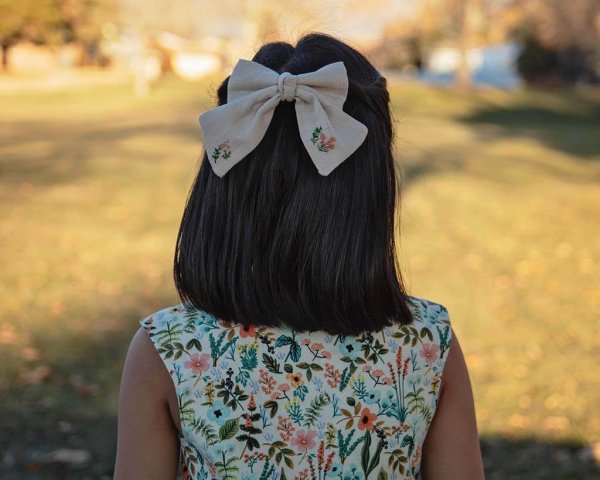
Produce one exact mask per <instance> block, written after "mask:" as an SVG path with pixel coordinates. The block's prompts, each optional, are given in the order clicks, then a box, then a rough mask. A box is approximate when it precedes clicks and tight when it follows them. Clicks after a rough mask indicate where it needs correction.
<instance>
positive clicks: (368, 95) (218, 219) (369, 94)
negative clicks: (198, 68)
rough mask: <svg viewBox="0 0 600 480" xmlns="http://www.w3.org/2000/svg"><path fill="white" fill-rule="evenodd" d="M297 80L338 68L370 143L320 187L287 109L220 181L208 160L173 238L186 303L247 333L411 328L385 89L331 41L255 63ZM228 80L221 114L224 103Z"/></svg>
mask: <svg viewBox="0 0 600 480" xmlns="http://www.w3.org/2000/svg"><path fill="white" fill-rule="evenodd" d="M252 60H253V61H255V62H258V63H261V64H263V65H265V66H267V67H269V68H271V69H273V70H275V71H277V72H279V73H281V72H290V73H292V74H300V73H306V72H311V71H314V70H317V69H319V68H321V67H323V66H325V65H327V64H330V63H333V62H338V61H343V62H344V65H345V67H346V70H347V72H348V78H349V91H348V97H347V99H346V102H345V103H344V107H343V108H344V111H345V112H347V113H348V114H349V115H352V116H353V117H354V118H356V119H357V120H359V121H360V122H362V123H364V124H365V125H366V126H367V128H368V129H369V133H368V134H367V138H366V140H365V142H364V143H363V144H362V145H361V146H360V147H359V148H358V150H356V152H354V153H353V154H352V155H351V156H350V157H349V158H348V159H346V160H345V161H344V162H342V164H341V165H340V166H338V167H337V168H336V169H335V170H334V171H333V172H331V173H330V174H329V175H328V176H321V175H320V174H319V173H318V172H317V169H316V167H315V165H314V164H313V163H312V160H311V158H310V157H309V155H308V152H307V151H306V150H305V148H304V145H303V144H302V141H301V139H300V135H299V132H298V124H297V120H296V113H295V110H294V104H293V103H292V102H281V103H280V104H279V105H278V106H277V107H276V109H275V113H274V116H273V119H272V121H271V123H270V126H269V128H268V130H267V133H266V135H265V136H264V138H263V139H262V141H261V142H260V144H259V145H258V146H257V147H256V149H255V150H254V151H252V152H251V153H250V154H249V155H248V156H247V157H246V158H245V159H243V160H242V161H241V162H239V163H238V164H236V165H235V166H234V167H233V168H232V169H231V170H230V171H229V172H228V173H227V174H226V175H225V176H224V177H222V178H220V177H218V176H217V175H216V174H215V173H214V172H213V171H212V169H211V166H210V164H209V161H208V157H207V154H206V151H204V152H203V158H202V164H201V166H200V170H199V172H198V175H197V177H196V179H195V181H194V183H193V186H192V188H191V191H190V193H189V197H188V200H187V204H186V206H185V211H184V213H183V219H182V221H181V226H180V228H179V233H178V236H177V246H176V251H175V266H174V267H175V268H174V276H175V284H176V288H177V291H178V293H179V296H180V298H181V300H182V301H183V302H184V303H186V304H190V305H189V306H190V307H195V308H197V309H200V310H202V311H205V312H207V313H209V314H212V315H214V316H215V317H217V318H220V319H223V320H227V321H231V322H235V323H239V324H243V325H249V324H254V325H257V326H259V325H266V326H278V325H282V324H284V325H288V326H290V327H291V328H293V329H296V330H310V331H313V330H326V331H327V332H329V333H332V334H342V335H352V334H355V335H356V334H359V333H361V332H364V331H376V330H380V329H381V328H383V327H384V326H387V325H391V324H392V323H393V322H400V323H402V324H408V323H411V322H412V312H411V310H410V308H409V306H408V298H407V294H406V292H405V289H404V285H403V282H402V277H401V272H400V268H399V264H398V258H397V255H396V253H397V252H396V246H395V237H394V233H395V225H394V224H395V222H394V218H395V216H394V215H395V211H396V203H397V194H398V195H399V191H400V188H399V184H398V178H397V176H396V169H395V166H394V158H393V156H392V142H393V129H392V118H391V114H390V109H389V93H388V90H387V86H386V80H385V78H384V77H383V76H381V75H380V73H379V72H378V71H377V69H376V68H375V67H374V66H373V65H371V63H370V62H369V61H368V60H367V59H366V58H365V57H364V56H363V55H362V54H361V53H359V52H358V51H357V50H355V49H354V48H352V47H350V46H349V45H347V44H346V43H344V42H342V41H340V40H338V39H336V38H334V37H332V36H329V35H326V34H322V33H310V34H307V35H304V36H303V37H302V38H300V39H299V41H298V42H297V44H296V46H295V47H294V46H292V45H290V44H289V43H285V42H275V43H268V44H266V45H263V46H262V47H261V48H260V49H259V50H258V52H257V53H256V54H255V56H254V58H253V59H252ZM228 80H229V77H227V78H226V79H225V80H224V81H223V83H222V84H221V85H220V87H219V89H218V104H219V105H222V104H224V103H226V102H227V82H228Z"/></svg>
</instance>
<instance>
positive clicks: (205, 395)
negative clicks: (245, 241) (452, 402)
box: [140, 296, 452, 480]
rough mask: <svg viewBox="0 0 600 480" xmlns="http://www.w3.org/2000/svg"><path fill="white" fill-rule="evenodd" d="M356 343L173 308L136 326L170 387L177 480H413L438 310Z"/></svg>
mask: <svg viewBox="0 0 600 480" xmlns="http://www.w3.org/2000/svg"><path fill="white" fill-rule="evenodd" d="M408 298H409V304H410V308H411V310H412V311H413V312H414V317H415V322H414V323H413V324H412V325H408V326H400V324H397V325H394V326H391V327H386V328H384V329H383V330H381V331H379V332H372V333H365V334H361V335H359V336H345V337H344V336H341V335H338V336H336V335H330V334H328V333H326V332H324V331H318V332H300V331H294V330H291V329H290V328H288V327H275V328H272V327H257V326H249V327H247V328H243V327H242V326H240V325H236V324H230V323H227V322H225V321H223V320H220V319H218V318H215V317H214V316H212V315H209V314H207V313H206V312H203V311H201V310H197V309H194V308H190V307H189V306H187V305H185V304H182V303H180V304H177V305H174V306H171V307H167V308H165V309H163V310H160V311H158V312H155V313H153V314H152V315H150V316H148V317H146V318H144V319H143V320H140V324H141V325H142V327H144V328H145V329H146V330H147V331H148V334H149V336H150V338H151V340H152V342H153V344H154V346H155V348H156V349H157V351H158V354H159V355H160V357H161V359H162V360H163V362H164V364H165V366H166V368H167V370H168V371H169V374H170V376H171V378H172V380H173V383H174V385H175V390H176V393H177V398H178V403H179V413H180V419H181V426H182V430H183V435H182V436H181V435H180V437H179V441H180V469H179V477H178V478H182V479H184V480H187V479H194V480H195V479H230V480H232V479H248V480H249V479H253V480H254V479H256V480H267V479H279V480H285V479H290V480H291V479H298V480H300V479H302V480H304V479H306V480H325V479H340V480H367V479H378V480H379V479H419V478H420V464H421V451H422V447H423V443H424V440H425V436H426V434H427V431H428V428H429V426H430V424H431V421H432V419H433V415H434V413H435V411H436V407H437V404H438V400H439V393H440V380H441V376H442V372H443V368H444V364H445V361H446V358H447V357H448V354H447V352H448V349H449V347H450V342H451V332H452V330H451V327H450V320H449V316H448V311H447V309H446V308H445V307H444V306H443V305H440V304H438V303H435V302H432V301H430V300H426V299H423V298H418V297H414V296H409V297H408Z"/></svg>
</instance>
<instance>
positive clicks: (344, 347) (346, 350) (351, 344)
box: [340, 338, 360, 360]
mask: <svg viewBox="0 0 600 480" xmlns="http://www.w3.org/2000/svg"><path fill="white" fill-rule="evenodd" d="M340 352H342V354H344V355H346V356H348V357H349V358H350V360H356V358H357V357H358V356H359V355H360V343H359V342H357V341H356V340H354V339H350V338H346V339H344V341H343V342H340Z"/></svg>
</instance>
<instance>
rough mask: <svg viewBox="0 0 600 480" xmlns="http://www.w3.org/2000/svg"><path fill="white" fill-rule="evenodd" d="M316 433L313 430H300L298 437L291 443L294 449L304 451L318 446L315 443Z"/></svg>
mask: <svg viewBox="0 0 600 480" xmlns="http://www.w3.org/2000/svg"><path fill="white" fill-rule="evenodd" d="M316 435H317V433H316V432H314V431H312V430H298V431H297V432H296V436H295V437H294V438H292V441H291V442H290V443H291V444H292V445H293V446H294V447H298V448H299V449H302V450H304V451H306V450H312V449H313V448H315V446H316V445H317V442H316V441H315V436H316Z"/></svg>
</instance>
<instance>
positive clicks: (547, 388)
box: [0, 78, 600, 471]
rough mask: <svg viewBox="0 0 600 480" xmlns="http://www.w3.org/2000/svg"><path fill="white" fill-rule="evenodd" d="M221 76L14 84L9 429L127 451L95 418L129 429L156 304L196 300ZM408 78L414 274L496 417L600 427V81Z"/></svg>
mask: <svg viewBox="0 0 600 480" xmlns="http://www.w3.org/2000/svg"><path fill="white" fill-rule="evenodd" d="M207 90H209V91H212V90H214V83H211V82H209V81H207V82H204V83H201V84H189V83H183V82H180V81H177V80H175V79H172V78H169V79H167V80H165V81H163V82H162V83H161V84H159V85H158V87H157V89H156V90H155V91H154V92H153V94H152V95H151V96H149V97H148V98H145V99H136V98H135V97H134V96H133V95H132V92H131V87H130V86H128V85H122V86H100V87H86V88H82V87H78V88H74V89H72V90H67V91H60V92H54V93H51V92H45V93H27V94H25V93H21V94H17V95H10V96H4V97H2V98H0V102H1V103H2V107H1V108H2V110H1V117H0V126H1V128H2V131H3V135H2V136H1V137H0V221H1V223H0V264H1V265H2V267H3V268H2V269H0V412H2V413H1V414H0V415H1V417H2V418H5V419H9V418H10V422H8V420H7V424H9V425H10V427H11V428H10V429H9V430H4V431H5V432H7V433H4V434H3V433H0V445H1V446H7V445H9V444H13V445H19V444H22V445H25V444H26V440H25V437H22V438H23V440H21V441H19V440H18V438H17V437H18V435H19V434H22V433H23V429H31V430H32V431H36V432H39V434H40V437H39V439H40V445H42V447H43V446H44V445H45V446H46V447H47V449H50V448H51V446H52V445H54V448H56V447H58V446H62V443H67V444H68V443H69V442H71V441H73V440H69V438H70V437H69V438H67V437H65V436H61V434H59V433H56V430H57V428H56V425H57V423H56V422H58V421H60V420H67V421H69V422H73V423H75V424H76V427H75V429H76V430H78V431H79V433H80V435H81V436H82V437H83V438H85V439H86V440H85V442H87V443H86V444H85V445H86V448H88V449H90V450H92V451H94V450H95V449H97V450H98V453H97V455H98V457H99V458H102V459H103V461H104V462H105V465H104V467H103V468H105V471H108V470H106V469H109V468H110V466H108V464H109V463H110V461H111V460H112V458H111V456H112V452H111V450H110V449H111V448H114V445H113V444H112V443H111V442H112V440H113V439H112V437H111V438H108V439H107V438H104V439H103V440H102V442H100V441H99V440H97V435H95V434H93V432H92V430H91V429H92V426H94V425H95V423H94V421H96V422H99V421H100V420H101V419H104V418H107V419H109V425H110V428H109V429H108V433H107V435H109V436H110V435H112V434H114V431H113V430H112V425H113V424H112V423H110V422H114V417H115V414H116V398H117V391H118V382H119V380H120V369H121V366H122V361H123V357H124V355H125V351H126V348H127V345H128V342H129V340H130V338H131V335H132V333H133V331H134V330H135V329H136V328H137V320H138V319H140V318H142V317H143V316H146V315H148V314H150V313H152V312H153V311H155V310H157V309H160V308H163V307H165V306H167V305H170V304H172V303H176V302H177V301H178V299H177V296H176V294H175V290H174V287H173V281H172V268H171V267H172V257H173V248H174V243H175V237H176V233H177V227H178V224H179V220H180V215H181V213H182V209H183V206H184V203H185V198H186V195H187V192H188V189H189V186H190V184H191V181H192V179H193V176H194V174H195V172H196V169H197V166H198V162H197V160H198V156H199V153H200V136H199V131H198V128H197V120H196V119H197V115H198V114H199V113H200V112H201V111H202V109H203V108H205V107H206V106H208V105H209V102H211V99H209V98H207V96H206V92H207ZM392 97H393V104H394V114H395V117H396V120H397V122H398V123H397V140H396V148H397V156H398V161H399V165H400V168H401V171H402V173H403V175H404V176H403V185H404V190H403V204H402V211H401V215H402V217H401V218H402V235H401V238H400V244H401V249H400V253H401V257H402V258H401V263H402V265H403V267H404V276H405V279H406V281H407V284H408V286H409V291H410V293H412V294H414V295H416V296H419V297H425V298H430V299H432V300H434V301H437V302H439V303H442V304H444V305H445V306H446V307H447V308H448V310H449V312H450V315H451V320H452V322H453V325H454V329H455V331H456V333H457V336H458V338H459V339H460V342H461V345H462V348H463V351H464V352H465V355H466V357H467V362H468V365H469V368H470V373H471V378H472V382H473V387H474V391H475V399H476V407H477V415H478V420H479V428H480V432H481V433H482V435H490V436H494V435H502V436H514V437H515V438H518V437H534V438H537V439H540V440H545V439H546V440H561V441H565V442H566V441H573V442H582V443H584V444H593V443H594V442H599V441H600V417H599V416H598V415H594V409H595V408H597V407H596V406H597V405H599V404H600V380H599V377H598V374H597V368H598V366H597V359H598V351H600V324H599V321H598V319H599V315H598V313H599V311H600V286H599V283H598V278H599V275H598V274H599V272H598V270H599V269H598V261H599V258H600V256H599V253H600V243H599V239H600V227H599V222H598V221H597V215H598V212H599V211H600V196H599V195H598V185H599V180H600V168H599V160H600V157H599V154H598V151H599V150H600V146H599V145H598V142H599V141H598V139H597V135H596V136H595V133H596V132H595V131H594V124H595V126H596V128H597V125H598V121H599V120H600V115H599V106H598V105H599V100H600V96H599V95H598V94H597V93H587V94H568V93H543V92H527V91H525V92H522V93H518V94H513V93H508V92H497V91H487V92H477V93H470V94H456V93H453V92H450V91H445V90H433V89H429V88H426V87H423V86H417V85H411V84H401V85H394V86H393V87H392ZM32 412H36V415H35V416H33V415H32ZM81 418H86V419H88V420H89V422H88V421H87V420H86V421H80V420H79V419H81ZM90 419H91V420H90ZM94 428H95V427H94ZM0 430H1V429H0ZM94 431H96V430H94ZM3 435H4V436H3ZM94 439H96V440H94ZM96 441H98V442H99V443H98V445H101V444H102V445H106V444H108V445H109V447H108V448H106V447H104V448H101V447H100V446H98V445H94V442H96ZM61 442H62V443H61ZM59 443H60V444H59Z"/></svg>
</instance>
